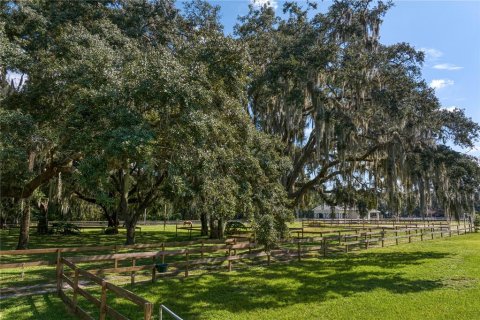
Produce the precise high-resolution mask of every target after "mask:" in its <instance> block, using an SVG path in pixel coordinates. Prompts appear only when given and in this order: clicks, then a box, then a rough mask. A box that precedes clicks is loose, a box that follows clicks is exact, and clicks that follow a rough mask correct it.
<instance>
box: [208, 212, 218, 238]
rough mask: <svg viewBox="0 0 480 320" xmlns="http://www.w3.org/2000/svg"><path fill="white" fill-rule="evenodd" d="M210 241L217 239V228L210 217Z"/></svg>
mask: <svg viewBox="0 0 480 320" xmlns="http://www.w3.org/2000/svg"><path fill="white" fill-rule="evenodd" d="M209 223H210V239H218V228H217V223H216V220H215V219H213V218H212V217H210V222H209Z"/></svg>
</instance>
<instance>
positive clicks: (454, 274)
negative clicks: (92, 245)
mask: <svg viewBox="0 0 480 320" xmlns="http://www.w3.org/2000/svg"><path fill="white" fill-rule="evenodd" d="M125 288H127V289H129V290H132V291H133V292H135V293H136V294H139V295H141V296H143V297H145V298H147V299H149V300H150V301H152V302H154V303H155V304H156V306H158V305H159V303H163V304H165V305H167V306H168V307H169V308H171V309H172V310H174V311H175V312H177V313H178V314H179V315H180V316H181V317H183V318H184V319H382V320H384V319H466V320H467V319H468V320H470V319H480V234H478V233H477V234H469V235H461V236H455V237H452V238H444V239H437V240H429V241H424V242H416V243H412V244H402V245H400V246H393V247H388V248H377V249H371V250H368V251H359V252H354V253H349V254H347V255H341V256H337V257H331V258H326V259H324V258H320V259H316V258H315V259H308V260H305V261H302V262H291V263H288V264H287V263H274V264H272V265H271V266H269V267H268V266H256V267H251V268H242V269H239V270H236V271H233V272H230V273H228V272H212V273H208V274H205V273H204V274H202V275H194V276H191V277H188V278H172V279H165V280H159V281H158V282H157V283H155V284H137V285H135V286H133V287H131V286H130V285H125ZM96 293H98V292H96ZM109 303H110V304H112V306H114V307H115V308H116V309H117V310H119V311H120V312H122V313H124V314H126V315H128V316H130V317H131V318H133V319H140V318H141V314H140V313H135V310H136V308H134V307H132V306H131V305H127V304H124V302H123V301H121V300H113V298H112V297H110V299H109ZM81 304H82V305H83V306H84V307H87V306H88V303H86V302H82V303H81ZM0 308H1V309H0V310H1V314H2V317H1V319H15V320H22V319H72V317H71V316H70V315H69V314H68V313H67V312H66V311H65V308H64V307H63V306H62V304H61V302H60V300H59V299H58V298H57V297H56V296H55V295H53V294H51V295H42V296H35V297H27V298H16V299H9V300H6V301H0ZM94 309H95V308H93V307H90V308H89V310H91V311H93V310H94ZM156 313H158V309H157V310H156Z"/></svg>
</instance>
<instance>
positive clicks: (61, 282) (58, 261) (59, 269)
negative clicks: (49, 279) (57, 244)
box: [57, 249, 63, 293]
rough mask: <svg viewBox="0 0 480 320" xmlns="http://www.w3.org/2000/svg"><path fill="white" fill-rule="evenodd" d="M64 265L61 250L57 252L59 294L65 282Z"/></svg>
mask: <svg viewBox="0 0 480 320" xmlns="http://www.w3.org/2000/svg"><path fill="white" fill-rule="evenodd" d="M62 274H63V264H62V251H61V249H58V250H57V292H58V293H60V291H62V286H63V280H62Z"/></svg>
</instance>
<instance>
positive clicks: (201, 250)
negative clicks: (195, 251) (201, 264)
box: [200, 240, 205, 258]
mask: <svg viewBox="0 0 480 320" xmlns="http://www.w3.org/2000/svg"><path fill="white" fill-rule="evenodd" d="M204 246H205V243H204V241H203V240H202V246H201V248H200V256H201V257H202V258H203V247H204Z"/></svg>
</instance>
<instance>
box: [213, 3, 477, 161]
mask: <svg viewBox="0 0 480 320" xmlns="http://www.w3.org/2000/svg"><path fill="white" fill-rule="evenodd" d="M259 1H260V2H267V1H268V0H259ZM210 2H211V3H212V4H215V5H219V6H221V15H222V22H223V24H224V26H225V32H226V33H231V32H232V30H233V26H234V25H235V23H236V21H237V17H238V16H241V15H245V14H246V13H247V12H248V4H249V2H250V0H222V1H219V0H211V1H210ZM283 2H284V1H279V0H277V1H275V0H270V4H273V6H274V7H275V8H276V10H277V11H278V12H281V8H282V5H283ZM298 2H299V3H302V1H298ZM303 2H304V3H306V2H305V1H303ZM318 3H319V6H320V8H326V7H327V6H328V4H329V1H318ZM322 11H323V10H322ZM381 42H382V43H384V44H393V43H397V42H408V43H410V44H411V45H413V46H414V47H415V48H417V49H421V50H424V51H425V53H426V61H425V65H424V67H423V76H424V78H425V79H426V81H427V82H428V83H429V84H430V85H431V86H432V87H434V88H435V91H436V94H437V96H438V98H439V99H440V102H441V103H442V105H443V106H444V107H445V108H454V107H456V108H460V109H465V112H466V114H467V116H468V117H471V118H472V119H473V120H474V121H475V122H477V123H480V0H476V1H395V6H394V7H393V8H391V9H390V11H389V12H388V13H387V15H386V17H385V19H384V23H383V26H382V29H381ZM463 151H464V152H467V153H468V154H471V155H475V156H480V142H479V143H477V148H476V150H463Z"/></svg>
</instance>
